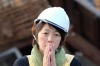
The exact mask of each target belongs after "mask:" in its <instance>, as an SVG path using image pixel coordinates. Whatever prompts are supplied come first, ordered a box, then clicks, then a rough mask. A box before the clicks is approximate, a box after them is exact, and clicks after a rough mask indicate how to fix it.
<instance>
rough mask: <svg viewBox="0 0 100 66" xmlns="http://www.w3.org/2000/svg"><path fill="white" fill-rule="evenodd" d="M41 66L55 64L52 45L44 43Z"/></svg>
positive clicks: (53, 65)
mask: <svg viewBox="0 0 100 66" xmlns="http://www.w3.org/2000/svg"><path fill="white" fill-rule="evenodd" d="M43 66H56V60H55V49H54V46H53V45H50V44H48V45H46V48H45V50H44V57H43Z"/></svg>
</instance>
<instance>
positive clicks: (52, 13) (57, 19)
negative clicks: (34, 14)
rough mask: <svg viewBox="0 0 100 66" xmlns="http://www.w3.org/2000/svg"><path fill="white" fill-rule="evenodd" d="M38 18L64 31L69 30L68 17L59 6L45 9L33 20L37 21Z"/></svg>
mask: <svg viewBox="0 0 100 66" xmlns="http://www.w3.org/2000/svg"><path fill="white" fill-rule="evenodd" d="M38 20H42V21H44V22H47V23H50V24H52V25H54V26H56V27H58V28H60V29H62V30H64V31H65V32H68V30H69V26H70V23H69V17H68V15H67V14H66V12H65V10H64V9H63V8H61V7H50V8H47V9H45V10H44V11H43V12H41V14H40V15H39V16H38V18H37V19H36V20H35V21H34V22H37V21H38Z"/></svg>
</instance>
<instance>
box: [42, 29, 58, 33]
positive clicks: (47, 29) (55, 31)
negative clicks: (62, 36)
mask: <svg viewBox="0 0 100 66" xmlns="http://www.w3.org/2000/svg"><path fill="white" fill-rule="evenodd" d="M44 30H46V31H49V29H47V28H46V29H44ZM54 32H58V31H57V30H54Z"/></svg>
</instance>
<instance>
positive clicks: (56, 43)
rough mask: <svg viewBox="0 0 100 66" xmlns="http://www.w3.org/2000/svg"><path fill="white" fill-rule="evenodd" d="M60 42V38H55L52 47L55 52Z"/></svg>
mask: <svg viewBox="0 0 100 66" xmlns="http://www.w3.org/2000/svg"><path fill="white" fill-rule="evenodd" d="M60 41H61V38H59V39H58V38H57V39H56V40H55V45H54V47H55V50H56V49H57V48H58V47H59V45H60Z"/></svg>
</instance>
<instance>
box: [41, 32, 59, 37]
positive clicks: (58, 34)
mask: <svg viewBox="0 0 100 66" xmlns="http://www.w3.org/2000/svg"><path fill="white" fill-rule="evenodd" d="M43 34H45V35H47V34H48V33H47V32H45V33H43ZM54 35H55V36H60V35H59V34H54Z"/></svg>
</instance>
